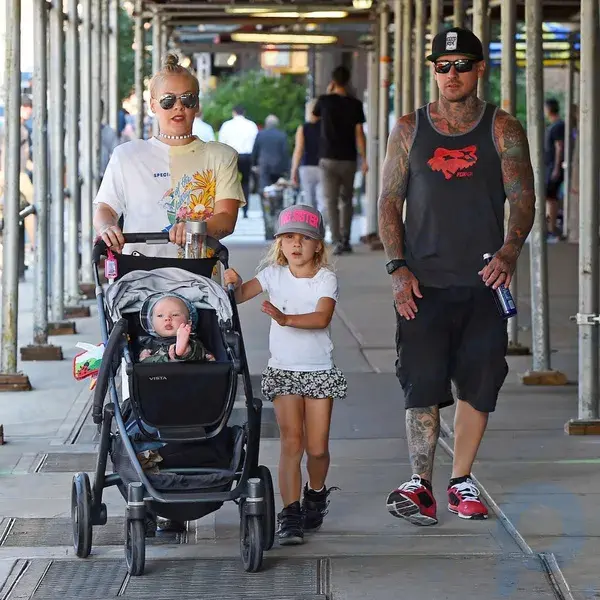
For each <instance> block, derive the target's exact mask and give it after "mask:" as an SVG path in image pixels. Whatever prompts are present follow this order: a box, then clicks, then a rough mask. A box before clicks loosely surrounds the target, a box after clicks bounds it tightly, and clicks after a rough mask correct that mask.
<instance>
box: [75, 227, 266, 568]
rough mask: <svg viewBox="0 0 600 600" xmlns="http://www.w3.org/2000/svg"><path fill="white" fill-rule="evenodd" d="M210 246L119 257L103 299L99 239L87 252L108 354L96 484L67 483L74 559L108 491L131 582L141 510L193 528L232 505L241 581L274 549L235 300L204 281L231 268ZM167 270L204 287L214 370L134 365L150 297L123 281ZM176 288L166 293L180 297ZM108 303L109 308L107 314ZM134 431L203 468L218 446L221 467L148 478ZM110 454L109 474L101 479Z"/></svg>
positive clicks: (88, 540) (139, 553) (159, 238)
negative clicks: (117, 502) (192, 455)
mask: <svg viewBox="0 0 600 600" xmlns="http://www.w3.org/2000/svg"><path fill="white" fill-rule="evenodd" d="M167 240H168V234H167V233H149V234H144V233H137V234H126V235H125V241H126V243H144V242H146V243H152V242H162V243H165V242H166V241H167ZM207 245H208V246H209V247H210V248H212V249H213V250H214V252H215V256H214V258H208V259H201V260H192V259H170V258H149V257H145V256H142V255H116V257H115V258H116V260H117V265H118V276H117V280H116V282H115V283H113V284H112V285H111V286H109V288H108V290H107V292H106V297H105V293H104V291H103V289H102V286H101V284H100V278H99V274H98V263H99V261H100V259H101V257H102V256H103V255H105V254H106V251H107V249H106V245H105V243H104V242H103V241H101V240H99V241H97V242H96V244H95V245H94V249H93V264H94V278H95V283H96V298H97V302H98V313H99V316H100V323H101V329H102V338H103V340H104V344H105V349H104V354H103V357H102V363H101V367H100V371H99V373H98V379H97V382H96V388H95V393H94V399H93V408H92V417H93V420H94V423H96V424H97V425H98V426H99V430H100V442H99V449H98V457H97V463H96V472H95V475H94V481H93V483H92V484H90V480H89V478H88V475H87V473H77V474H76V475H75V476H74V477H73V484H72V493H71V517H72V522H73V544H74V547H75V552H76V554H77V556H79V557H80V558H85V557H87V556H88V555H89V554H90V551H91V547H92V526H93V525H105V524H106V522H107V511H106V505H105V504H104V503H103V502H102V492H103V490H104V489H105V488H107V487H109V486H115V485H116V486H117V487H118V489H119V491H120V492H121V494H122V495H123V498H124V499H125V501H126V502H127V508H126V526H125V557H126V562H127V569H128V571H129V573H130V574H131V575H141V574H142V573H143V571H144V564H145V535H146V527H145V521H146V517H147V511H151V512H152V514H154V515H156V516H160V517H164V518H167V519H176V520H180V521H191V520H195V519H198V518H200V517H202V516H204V515H207V514H209V513H211V512H214V511H216V510H218V509H219V508H220V507H221V506H222V504H223V503H224V502H227V501H230V500H231V501H234V502H236V503H237V504H238V506H239V515H240V548H241V556H242V562H243V565H244V569H245V570H246V571H249V572H256V571H258V570H259V569H260V567H261V564H262V557H263V550H269V549H270V548H271V547H272V545H273V541H274V535H275V504H274V496H273V483H272V480H271V474H270V472H269V469H267V468H266V467H264V466H260V465H259V464H258V453H259V443H260V424H261V408H262V403H261V401H260V399H257V398H254V397H253V395H252V387H251V382H250V374H249V371H248V364H247V361H246V355H245V350H244V342H243V338H242V333H241V328H240V322H239V317H238V313H237V307H236V303H235V299H234V296H233V290H231V289H230V290H229V291H228V292H225V291H224V290H223V289H222V288H221V287H220V286H217V285H216V284H215V283H214V282H213V281H212V280H210V279H209V278H210V275H211V273H212V271H213V268H214V267H215V265H216V264H217V261H220V262H221V263H222V264H223V266H224V267H225V268H227V266H228V251H227V248H225V247H224V246H223V245H221V244H220V243H219V242H218V241H216V240H214V239H211V238H208V239H207ZM152 271H155V273H152ZM165 272H169V273H173V272H175V273H176V274H179V276H187V278H188V279H190V280H192V281H193V282H195V283H194V285H196V286H199V288H198V289H200V290H202V288H203V286H204V288H206V289H209V291H210V292H211V293H210V294H208V295H207V298H208V299H207V300H206V301H205V302H204V303H203V304H201V305H199V306H198V325H197V327H196V334H197V335H198V338H199V339H200V340H201V341H202V342H203V343H204V344H205V346H206V347H207V348H210V350H211V352H212V353H213V354H214V356H215V358H216V361H215V362H202V363H200V362H187V363H184V362H166V363H143V362H134V360H133V358H132V357H133V356H135V355H136V354H135V350H136V340H137V338H138V336H139V335H140V334H141V333H143V332H142V331H141V329H140V327H141V324H140V320H139V308H136V307H139V301H140V300H141V299H142V298H143V297H144V295H145V296H147V295H148V291H147V289H146V290H141V291H140V289H139V288H138V289H136V290H134V291H133V292H131V291H130V290H129V291H130V293H129V294H127V292H128V288H127V282H128V280H130V279H132V278H135V277H137V276H144V275H145V276H147V277H148V278H149V280H151V277H155V276H156V277H158V274H159V273H165ZM155 274H156V275H155ZM183 279H185V277H183ZM182 289H183V288H182ZM182 289H177V290H168V291H176V292H177V293H181V294H183V293H184V291H182ZM115 290H116V291H115ZM163 291H164V290H163ZM188 291H189V290H188ZM107 298H111V299H112V300H113V301H114V303H115V304H116V305H117V306H116V307H115V306H109V304H110V303H109V302H108V301H107ZM119 367H121V368H122V369H125V370H126V373H127V375H128V382H129V384H128V385H129V392H130V398H129V399H128V400H126V401H125V402H123V401H122V390H121V398H120V396H119V393H118V391H117V385H116V376H117V371H118V369H119ZM240 375H241V378H242V380H243V386H244V392H245V397H246V409H247V422H246V423H245V424H244V426H243V427H237V426H234V427H228V426H227V422H228V419H229V417H230V415H231V412H232V410H233V405H234V402H235V398H236V389H237V382H238V376H240ZM107 392H108V399H107V400H106V401H107V403H106V404H105V397H106V396H107ZM194 392H195V393H194ZM115 423H116V427H115V426H114V424H115ZM131 423H135V424H136V425H137V431H138V433H141V435H142V437H143V438H145V439H146V440H149V441H154V442H156V440H157V435H156V433H155V432H156V430H158V432H159V437H158V439H159V440H160V442H161V443H165V444H166V446H165V448H169V445H170V444H182V443H183V444H185V445H186V447H188V448H189V447H193V448H194V449H195V448H196V446H197V448H198V456H199V462H200V463H202V457H203V456H214V453H212V454H211V450H212V449H213V448H214V447H215V446H218V447H219V453H220V454H219V453H217V454H218V455H219V456H220V462H219V461H217V462H219V464H218V467H215V463H214V461H212V464H211V466H210V467H206V466H203V464H198V465H197V468H196V467H195V468H189V466H188V468H168V469H166V468H165V469H161V468H160V463H159V466H158V472H155V471H156V469H155V470H153V471H152V472H150V471H147V470H146V471H144V470H143V468H142V466H141V464H140V461H139V460H138V457H137V454H136V452H137V451H136V447H135V441H132V439H130V438H131V437H133V436H130V435H128V431H131V429H128V427H129V426H130V425H131ZM136 435H137V434H136ZM136 439H139V438H136ZM190 444H191V445H190ZM109 454H110V456H111V460H112V463H113V471H114V472H113V473H111V474H108V475H107V474H105V471H106V465H107V460H108V455H109ZM223 456H224V457H225V460H223Z"/></svg>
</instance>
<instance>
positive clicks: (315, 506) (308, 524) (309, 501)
mask: <svg viewBox="0 0 600 600" xmlns="http://www.w3.org/2000/svg"><path fill="white" fill-rule="evenodd" d="M339 489H340V488H337V487H330V488H327V487H325V486H323V489H322V490H320V491H318V492H316V491H315V490H311V489H310V488H309V487H308V484H305V485H304V493H303V495H302V514H303V516H304V531H316V530H317V529H319V527H321V525H323V517H325V515H326V514H327V512H328V510H327V507H328V506H329V500H328V498H329V494H331V492H333V490H339Z"/></svg>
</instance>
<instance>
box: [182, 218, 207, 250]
mask: <svg viewBox="0 0 600 600" xmlns="http://www.w3.org/2000/svg"><path fill="white" fill-rule="evenodd" d="M184 258H206V221H186V222H185V250H184Z"/></svg>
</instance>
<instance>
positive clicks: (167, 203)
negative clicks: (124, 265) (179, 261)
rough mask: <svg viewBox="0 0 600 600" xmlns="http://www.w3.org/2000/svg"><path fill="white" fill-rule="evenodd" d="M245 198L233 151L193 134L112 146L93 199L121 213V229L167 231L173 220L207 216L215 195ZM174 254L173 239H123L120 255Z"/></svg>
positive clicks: (175, 247) (222, 197) (224, 197)
mask: <svg viewBox="0 0 600 600" xmlns="http://www.w3.org/2000/svg"><path fill="white" fill-rule="evenodd" d="M225 199H235V200H239V201H240V206H243V205H244V204H245V203H246V201H245V199H244V194H243V192H242V187H241V184H240V180H239V176H238V165H237V152H236V151H235V150H234V149H233V148H230V147H229V146H226V145H225V144H220V143H219V142H209V143H205V142H202V141H200V140H199V139H195V140H193V141H192V142H191V143H190V144H186V145H185V146H169V145H168V144H165V143H164V142H161V141H160V140H158V139H156V138H151V139H149V140H132V141H130V142H126V143H125V144H121V145H120V146H117V147H116V148H115V151H114V152H113V154H112V156H111V159H110V162H109V163H108V167H107V168H106V172H105V173H104V177H103V179H102V184H101V185H100V189H99V190H98V195H97V196H96V199H95V200H94V204H98V203H100V202H102V203H104V204H107V205H108V206H110V207H111V208H112V209H113V210H114V211H115V212H116V213H117V215H119V216H121V215H124V223H123V230H124V231H125V233H142V232H143V233H149V232H161V231H168V230H169V229H170V228H171V226H172V225H174V224H175V223H176V222H177V221H179V220H185V219H190V218H191V219H198V220H201V221H205V220H207V219H210V217H212V215H213V214H214V211H215V203H216V202H218V201H219V200H225ZM134 250H138V251H139V252H141V253H142V254H145V255H147V256H164V257H174V258H175V257H177V255H178V246H176V245H175V244H153V245H147V244H140V245H138V244H127V245H126V246H125V248H124V249H123V252H124V253H125V254H130V253H132V252H133V251H134Z"/></svg>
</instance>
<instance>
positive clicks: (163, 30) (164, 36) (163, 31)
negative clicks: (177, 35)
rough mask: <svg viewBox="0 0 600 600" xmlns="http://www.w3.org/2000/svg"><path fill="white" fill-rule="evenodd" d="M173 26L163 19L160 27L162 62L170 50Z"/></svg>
mask: <svg viewBox="0 0 600 600" xmlns="http://www.w3.org/2000/svg"><path fill="white" fill-rule="evenodd" d="M171 30H172V28H171V27H169V26H168V25H167V24H166V23H165V22H164V20H163V23H162V25H161V27H160V60H161V63H162V61H163V60H164V58H165V56H166V55H167V52H168V50H169V37H170V35H171Z"/></svg>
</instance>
